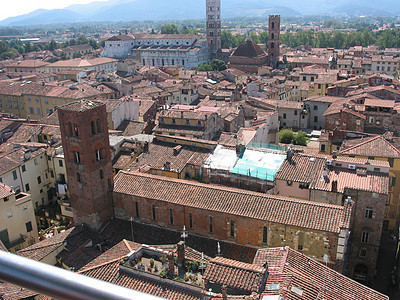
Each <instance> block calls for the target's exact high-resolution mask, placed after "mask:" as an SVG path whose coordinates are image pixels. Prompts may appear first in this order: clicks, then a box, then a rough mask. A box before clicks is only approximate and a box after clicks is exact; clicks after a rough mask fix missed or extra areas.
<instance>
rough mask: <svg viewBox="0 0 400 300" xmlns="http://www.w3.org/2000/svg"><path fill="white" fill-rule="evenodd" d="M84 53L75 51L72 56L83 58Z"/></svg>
mask: <svg viewBox="0 0 400 300" xmlns="http://www.w3.org/2000/svg"><path fill="white" fill-rule="evenodd" d="M81 57H82V54H81V53H79V52H75V53H74V55H73V56H72V58H81Z"/></svg>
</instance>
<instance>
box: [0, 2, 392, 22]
mask: <svg viewBox="0 0 400 300" xmlns="http://www.w3.org/2000/svg"><path fill="white" fill-rule="evenodd" d="M221 6H222V17H223V18H232V17H239V16H243V17H246V16H257V17H263V16H267V15H268V14H280V15H282V16H283V17H285V16H297V15H310V14H329V15H339V16H340V15H349V16H356V15H364V16H371V15H373V14H374V13H375V14H379V16H392V15H396V14H400V5H399V4H398V3H397V1H394V0H381V1H380V2H379V3H377V2H376V1H372V0H337V1H335V2H334V3H332V1H329V0H303V1H302V2H294V1H293V0H281V1H280V2H279V3H277V2H276V1H274V0H247V1H243V0H222V4H221ZM203 18H205V1H199V0H174V1H167V0H152V1H151V2H150V1H148V0H109V1H94V2H91V3H88V4H74V5H71V6H69V7H66V8H64V9H53V10H45V9H38V10H35V11H33V12H31V13H29V14H26V15H20V16H16V17H10V18H7V19H5V20H2V21H0V26H26V25H38V24H50V23H70V22H92V21H143V20H172V19H176V20H183V19H203Z"/></svg>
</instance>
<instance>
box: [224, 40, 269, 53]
mask: <svg viewBox="0 0 400 300" xmlns="http://www.w3.org/2000/svg"><path fill="white" fill-rule="evenodd" d="M265 55H266V53H265V51H264V50H262V49H261V47H260V46H258V45H257V44H256V43H255V42H253V41H252V40H247V41H244V42H243V43H242V44H240V45H239V47H238V48H237V49H236V50H235V52H233V54H232V56H244V57H258V56H265Z"/></svg>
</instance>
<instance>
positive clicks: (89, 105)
mask: <svg viewBox="0 0 400 300" xmlns="http://www.w3.org/2000/svg"><path fill="white" fill-rule="evenodd" d="M102 105H105V104H103V103H102V102H99V101H94V100H79V101H75V102H71V103H68V104H65V105H63V106H60V107H59V110H68V111H76V112H83V111H86V110H90V109H93V108H95V107H99V106H102Z"/></svg>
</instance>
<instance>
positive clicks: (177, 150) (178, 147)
mask: <svg viewBox="0 0 400 300" xmlns="http://www.w3.org/2000/svg"><path fill="white" fill-rule="evenodd" d="M181 150H182V146H181V145H177V146H176V147H174V149H173V151H174V156H177V155H178V154H179V152H181Z"/></svg>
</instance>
